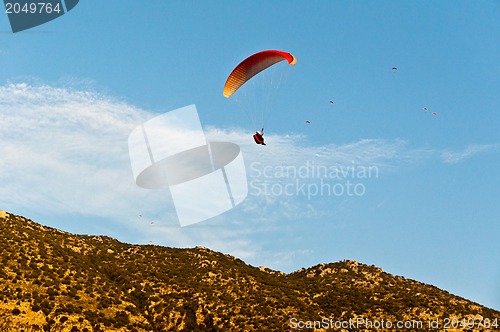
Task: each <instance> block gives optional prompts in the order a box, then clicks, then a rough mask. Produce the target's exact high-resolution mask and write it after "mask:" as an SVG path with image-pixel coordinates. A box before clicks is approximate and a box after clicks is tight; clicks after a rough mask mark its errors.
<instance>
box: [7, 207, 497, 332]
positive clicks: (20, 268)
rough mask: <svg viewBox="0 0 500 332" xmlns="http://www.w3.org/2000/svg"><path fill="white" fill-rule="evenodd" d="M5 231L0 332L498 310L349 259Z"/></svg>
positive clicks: (488, 327) (16, 224)
mask: <svg viewBox="0 0 500 332" xmlns="http://www.w3.org/2000/svg"><path fill="white" fill-rule="evenodd" d="M0 230H1V234H0V253H1V255H0V259H2V268H1V269H0V280H1V283H0V330H1V331H20V330H22V329H24V330H26V331H227V330H231V331H282V330H295V329H300V328H306V329H307V328H314V327H317V330H322V329H323V328H324V327H325V328H332V329H337V328H338V330H342V329H344V330H349V327H351V328H352V325H351V326H349V325H347V326H346V327H347V328H344V326H342V325H341V324H340V323H344V322H346V323H347V322H351V323H352V322H356V321H357V322H362V323H364V325H363V326H359V325H358V326H356V329H357V330H363V328H366V330H370V329H369V328H368V327H367V326H366V325H367V322H372V323H373V322H378V323H380V322H381V321H382V320H384V321H385V322H386V323H387V322H389V321H390V322H399V321H401V322H403V321H414V322H422V326H418V328H416V329H405V330H407V331H408V330H415V331H417V330H425V329H428V330H436V329H435V328H432V327H433V326H431V325H430V323H431V322H434V321H437V322H438V323H439V324H440V326H439V327H442V328H444V327H446V326H444V324H446V322H448V323H449V327H450V328H451V327H458V328H457V329H455V330H457V331H462V330H463V331H466V330H470V331H480V330H482V331H500V312H499V311H496V310H493V309H491V308H487V307H484V306H482V305H480V304H478V303H475V302H472V301H469V300H466V299H464V298H462V297H459V296H456V295H453V294H450V293H448V292H446V291H443V290H440V289H439V288H437V287H435V286H432V285H428V284H425V283H421V282H418V281H415V280H412V279H407V278H405V277H402V276H394V275H391V274H389V273H387V272H384V271H383V270H382V269H381V268H379V267H376V266H373V265H371V266H369V265H365V264H362V263H359V262H356V261H353V260H344V261H340V262H335V263H328V264H317V265H315V266H312V267H310V268H302V269H301V270H298V271H295V272H291V273H288V274H286V273H284V272H280V271H275V270H272V269H269V268H266V267H254V266H250V265H248V264H246V263H245V262H243V261H242V260H240V259H238V258H235V257H233V256H230V255H227V254H223V253H219V252H215V251H212V250H210V249H208V248H204V247H201V246H200V247H196V248H184V249H180V248H170V247H162V246H155V245H133V244H126V243H122V242H120V241H118V240H115V239H113V238H111V237H107V236H91V235H76V234H71V233H67V232H64V231H61V230H58V229H55V228H51V227H46V226H42V225H40V224H38V223H36V222H34V221H32V220H30V219H28V218H25V217H22V216H16V215H13V214H10V213H7V212H2V211H0ZM316 322H320V324H317V323H316ZM460 322H465V323H467V322H468V323H470V324H469V325H468V326H464V324H462V323H460ZM336 323H339V324H340V325H339V326H334V325H332V324H336ZM452 323H456V324H454V325H452ZM308 324H309V325H308ZM314 324H316V325H317V326H314ZM458 324H461V325H460V326H458ZM372 327H373V326H372ZM385 327H387V326H385ZM381 330H384V328H381ZM388 330H391V329H390V328H389V329H388Z"/></svg>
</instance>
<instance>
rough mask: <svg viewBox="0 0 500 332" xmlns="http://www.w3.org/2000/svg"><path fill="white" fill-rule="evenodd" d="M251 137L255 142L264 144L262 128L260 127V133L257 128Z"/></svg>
mask: <svg viewBox="0 0 500 332" xmlns="http://www.w3.org/2000/svg"><path fill="white" fill-rule="evenodd" d="M253 139H254V141H255V143H256V144H260V145H266V143H265V142H264V128H262V133H261V132H259V131H258V130H257V131H256V132H255V134H254V135H253Z"/></svg>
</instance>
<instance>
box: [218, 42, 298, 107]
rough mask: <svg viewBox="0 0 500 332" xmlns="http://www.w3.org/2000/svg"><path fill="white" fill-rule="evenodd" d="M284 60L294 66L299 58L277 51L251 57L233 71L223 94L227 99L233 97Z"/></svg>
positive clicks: (260, 53) (264, 52) (268, 51)
mask: <svg viewBox="0 0 500 332" xmlns="http://www.w3.org/2000/svg"><path fill="white" fill-rule="evenodd" d="M283 60H286V61H288V63H289V64H290V65H292V66H293V65H295V64H296V63H297V58H296V57H295V56H293V55H292V54H291V53H287V52H282V51H277V50H267V51H262V52H258V53H255V54H253V55H251V56H249V57H248V58H246V59H245V60H243V61H242V62H241V63H240V64H239V65H237V66H236V68H234V69H233V71H232V72H231V74H230V75H229V77H228V78H227V80H226V84H224V91H223V93H222V94H223V95H224V97H226V98H229V97H231V96H232V95H233V93H235V92H236V90H238V89H239V88H240V87H241V86H242V85H243V84H245V83H246V82H247V81H248V80H250V79H251V78H252V77H254V76H255V75H257V74H258V73H260V72H261V71H263V70H265V69H267V68H269V67H270V66H272V65H274V64H276V63H278V62H281V61H283Z"/></svg>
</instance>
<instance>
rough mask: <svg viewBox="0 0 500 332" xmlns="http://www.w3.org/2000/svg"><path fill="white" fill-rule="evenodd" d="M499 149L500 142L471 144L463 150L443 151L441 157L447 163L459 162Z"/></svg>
mask: <svg viewBox="0 0 500 332" xmlns="http://www.w3.org/2000/svg"><path fill="white" fill-rule="evenodd" d="M499 150H500V144H471V145H469V146H467V147H466V148H465V149H463V150H445V151H442V152H441V158H442V159H443V161H444V162H445V163H448V164H457V163H460V162H463V161H465V160H468V159H470V158H472V157H474V156H477V155H480V154H485V153H489V152H494V151H499Z"/></svg>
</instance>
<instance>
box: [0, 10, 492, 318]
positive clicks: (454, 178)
mask: <svg viewBox="0 0 500 332" xmlns="http://www.w3.org/2000/svg"><path fill="white" fill-rule="evenodd" d="M499 15H500V2H499V1H486V0H484V1H474V2H473V1H461V0H458V1H439V2H436V1H406V2H401V1H368V0H366V1H315V2H314V4H311V3H310V2H307V3H306V2H305V1H303V2H300V1H297V2H292V3H290V2H285V1H273V2H270V1H252V2H250V3H243V2H235V1H217V2H207V1H205V2H195V1H161V0H151V1H147V2H144V1H135V0H134V1H132V0H107V1H83V2H82V1H80V3H79V4H78V6H76V7H75V8H74V9H73V10H72V11H71V12H69V13H67V14H65V15H63V16H62V17H60V18H58V19H56V20H54V21H51V22H49V23H47V24H45V25H42V26H39V27H36V28H33V29H30V30H27V31H24V32H19V33H16V34H13V33H12V32H11V30H10V26H9V22H8V19H7V16H6V15H0V40H1V42H0V68H1V70H0V114H1V119H2V126H1V127H0V142H1V143H0V153H1V155H2V158H1V159H0V170H1V172H0V173H1V175H0V204H1V206H0V208H1V209H3V210H6V211H9V212H12V213H15V214H21V215H25V216H27V217H30V218H32V219H34V220H36V221H38V222H40V223H42V224H45V225H48V226H52V227H57V228H59V229H62V230H65V231H69V232H75V233H85V234H104V235H109V236H112V237H115V238H118V239H119V240H121V241H125V242H129V243H144V244H147V243H150V242H152V243H154V244H159V245H165V246H171V247H193V246H197V245H202V246H206V247H209V248H211V249H213V250H217V251H221V252H224V253H228V254H231V255H234V256H237V257H239V258H241V259H243V260H244V261H246V262H247V263H249V264H252V265H254V266H260V265H265V266H268V267H270V268H273V269H277V270H281V271H285V272H291V271H294V270H298V269H300V268H302V267H309V266H311V265H315V264H319V263H328V262H335V261H339V260H343V259H355V260H357V261H360V262H362V263H366V264H374V265H377V266H380V267H381V268H383V269H384V270H385V271H387V272H389V273H393V274H397V275H403V276H405V277H407V278H411V279H416V280H419V281H422V282H425V283H429V284H433V285H436V286H438V287H440V288H442V289H445V290H447V291H449V292H451V293H454V294H457V295H460V296H463V297H466V298H468V299H471V300H473V301H477V302H479V303H481V304H483V305H486V306H489V307H492V308H495V309H497V310H498V309H500V255H499V253H500V241H498V238H499V234H500V204H499V203H500V201H499V195H498V185H499V184H500V176H499V175H498V166H499V165H500V137H499V133H500V116H499V114H498V110H499V106H500V93H499V91H500V62H499V61H498V59H499V55H500V46H499V45H500V44H499V43H498V40H499V37H500V21H499V20H498V17H499ZM265 49H279V50H284V51H287V52H290V53H293V54H294V55H295V56H296V57H297V58H298V63H297V65H296V66H294V67H293V68H292V69H291V70H290V73H289V77H288V79H287V80H286V82H285V83H284V84H283V85H282V86H280V89H279V95H278V97H277V99H276V101H275V103H274V104H273V105H272V113H271V116H270V118H269V120H268V122H267V123H266V137H267V138H266V141H267V143H268V145H267V146H265V147H261V146H257V145H255V144H254V143H253V142H252V139H251V134H252V133H253V131H254V130H255V129H259V128H254V127H253V125H252V124H251V123H249V121H248V118H247V117H246V116H245V114H244V112H243V111H242V110H241V108H242V106H241V105H238V104H237V103H234V102H233V101H232V100H227V99H226V98H224V97H223V96H222V87H223V85H224V82H225V79H226V77H227V75H228V74H229V73H230V72H231V70H232V69H233V68H234V67H235V66H236V65H237V64H238V62H240V61H241V60H243V59H244V58H245V57H247V56H249V55H250V54H252V53H255V52H258V51H261V50H265ZM392 67H397V68H398V70H397V71H393V70H391V68H392ZM329 100H333V101H334V104H333V105H332V104H330V103H329ZM190 104H196V107H197V110H198V113H199V116H200V120H201V122H202V124H203V126H204V128H205V131H206V135H207V137H208V138H209V139H212V140H220V141H231V142H234V143H237V144H239V145H240V147H241V149H242V154H243V157H244V160H245V163H246V166H247V175H248V181H249V195H248V197H247V198H246V199H245V201H244V202H243V203H241V204H240V205H238V206H237V207H236V208H235V209H233V210H231V211H229V212H227V213H224V214H222V215H220V216H218V217H215V218H213V219H210V220H207V221H204V222H202V223H200V224H197V225H193V226H190V227H184V228H181V227H179V226H178V221H177V219H176V214H175V210H174V207H173V204H172V199H171V197H170V193H169V191H168V189H165V190H156V191H151V190H145V189H142V188H139V187H137V186H135V184H134V179H133V175H132V171H131V167H130V160H129V156H128V149H127V138H128V135H129V134H130V132H131V131H132V130H133V129H134V128H135V127H137V126H138V125H140V124H141V123H142V122H144V121H147V120H148V119H151V118H153V117H155V116H157V115H159V114H162V113H164V112H167V111H170V110H173V109H176V108H179V107H183V106H186V105H190ZM424 107H426V108H428V109H429V110H428V111H427V112H426V111H423V110H422V108H424ZM431 112H437V115H436V116H433V115H432V114H431ZM306 120H309V121H311V123H310V124H306V123H305V121H306ZM283 167H288V169H299V168H300V167H303V168H304V167H306V168H309V169H312V168H314V167H317V168H321V167H327V168H329V169H330V170H331V169H337V170H339V169H344V170H348V169H349V167H354V168H355V169H356V170H358V171H359V170H360V169H368V168H369V167H374V168H376V170H377V172H376V173H373V174H371V175H370V176H362V175H361V174H357V175H355V176H351V177H350V178H349V177H348V176H342V177H341V178H340V179H338V178H337V179H332V177H331V176H330V177H329V176H325V175H323V176H313V175H311V174H306V176H293V174H290V173H286V174H283V173H279V172H280V170H282V169H283ZM264 170H267V173H264ZM347 181H351V182H350V183H351V184H353V185H354V184H357V185H358V187H357V188H358V189H359V190H360V191H358V193H357V194H354V195H348V194H347V193H345V192H344V193H343V194H331V192H330V193H329V194H328V193H325V192H323V193H319V194H318V193H315V194H314V192H311V190H315V189H317V188H320V186H321V184H322V183H327V184H328V185H330V186H333V185H335V184H336V183H339V184H340V185H343V186H344V187H343V188H344V189H346V188H347V187H346V183H347ZM264 183H265V184H267V185H268V186H269V188H271V189H273V190H268V191H267V192H264V190H263V187H262V186H263V184H264ZM304 186H306V188H310V190H309V191H308V192H306V193H305V192H304V191H303V189H301V188H304ZM284 188H289V189H290V190H289V191H288V192H284V191H283V189H284ZM324 188H325V187H324ZM361 189H363V191H362V194H361ZM280 190H281V191H280ZM312 194H314V195H312ZM308 195H309V197H308Z"/></svg>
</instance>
